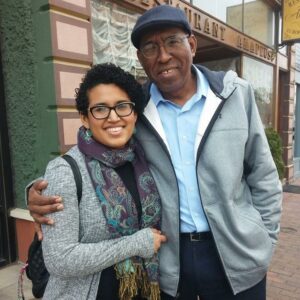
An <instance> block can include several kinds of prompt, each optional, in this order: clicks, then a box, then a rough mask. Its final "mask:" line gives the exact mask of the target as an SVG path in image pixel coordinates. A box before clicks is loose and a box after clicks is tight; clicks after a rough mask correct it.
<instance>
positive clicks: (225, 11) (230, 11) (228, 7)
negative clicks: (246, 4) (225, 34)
mask: <svg viewBox="0 0 300 300" xmlns="http://www.w3.org/2000/svg"><path fill="white" fill-rule="evenodd" d="M191 2H192V4H193V5H194V6H196V7H198V8H199V9H201V10H203V11H205V12H207V13H208V14H210V15H212V16H214V17H216V18H218V19H220V20H221V21H223V22H225V23H227V24H228V25H231V26H233V27H234V28H236V29H238V30H240V31H242V21H243V0H226V1H220V0H210V1H207V0H192V1H191Z"/></svg>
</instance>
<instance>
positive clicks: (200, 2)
mask: <svg viewBox="0 0 300 300" xmlns="http://www.w3.org/2000/svg"><path fill="white" fill-rule="evenodd" d="M190 3H191V4H193V5H194V6H196V7H198V8H199V9H201V10H203V11H205V12H207V13H208V14H210V15H212V16H213V17H216V18H218V19H220V20H221V21H223V22H225V23H226V24H227V25H230V26H232V27H234V28H235V29H237V30H240V31H241V32H244V33H245V34H248V35H249V36H251V37H253V38H255V39H257V40H259V41H260V42H262V43H264V44H266V45H268V46H270V47H274V37H275V13H274V10H273V9H272V8H271V7H270V6H269V5H268V4H267V3H266V1H263V0H226V1H222V0H210V1H207V0H190Z"/></svg>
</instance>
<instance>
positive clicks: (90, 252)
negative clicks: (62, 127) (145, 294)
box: [42, 146, 154, 300]
mask: <svg viewBox="0 0 300 300" xmlns="http://www.w3.org/2000/svg"><path fill="white" fill-rule="evenodd" d="M68 154H69V155H71V156H72V157H73V158H74V159H75V160H76V161H77V163H78V166H79V169H80V172H81V175H82V180H83V188H82V199H81V202H80V206H79V207H78V199H77V195H76V185H75V181H74V177H73V173H72V170H71V168H70V166H69V164H68V163H67V162H66V161H65V160H64V159H62V158H60V157H58V158H56V159H54V160H52V161H50V162H49V164H48V166H47V169H46V173H45V180H47V181H48V183H49V184H48V187H47V189H46V190H45V191H44V194H45V195H60V196H62V198H63V203H64V210H63V211H61V212H57V213H53V214H50V215H48V216H50V217H51V218H53V219H54V221H55V224H54V225H53V226H43V234H44V239H43V243H42V245H43V254H44V259H45V264H46V267H47V269H48V271H49V273H50V279H49V282H48V284H47V288H46V291H45V294H44V298H43V299H55V300H56V299H60V300H63V299H76V300H77V299H96V295H97V290H98V286H99V281H100V276H101V270H103V269H105V268H108V267H110V266H112V265H114V264H115V263H117V262H120V261H122V260H124V259H126V258H128V257H132V256H140V257H144V258H146V257H151V256H152V255H153V254H154V248H153V234H152V232H151V229H150V228H146V229H142V230H140V231H138V232H137V233H135V234H133V235H131V236H126V237H121V238H117V239H109V233H108V230H107V226H106V220H105V217H104V215H103V213H102V210H101V207H100V202H99V200H98V198H97V197H96V194H95V190H94V188H93V186H92V183H91V180H90V177H89V174H88V171H87V169H86V166H85V162H84V156H83V154H82V153H81V152H80V151H79V150H78V148H77V146H75V147H73V148H72V149H71V150H70V151H69V152H68Z"/></svg>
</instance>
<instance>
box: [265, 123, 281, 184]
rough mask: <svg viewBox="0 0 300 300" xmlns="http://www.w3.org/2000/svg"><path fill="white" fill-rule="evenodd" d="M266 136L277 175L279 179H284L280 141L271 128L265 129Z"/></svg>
mask: <svg viewBox="0 0 300 300" xmlns="http://www.w3.org/2000/svg"><path fill="white" fill-rule="evenodd" d="M265 132H266V136H267V139H268V143H269V146H270V150H271V153H272V156H273V159H274V162H275V165H276V167H277V171H278V175H279V178H280V179H283V177H284V162H283V159H282V154H283V149H282V141H281V138H280V136H279V134H278V132H276V131H275V130H274V129H273V128H266V129H265Z"/></svg>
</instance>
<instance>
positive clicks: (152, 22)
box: [131, 5, 192, 49]
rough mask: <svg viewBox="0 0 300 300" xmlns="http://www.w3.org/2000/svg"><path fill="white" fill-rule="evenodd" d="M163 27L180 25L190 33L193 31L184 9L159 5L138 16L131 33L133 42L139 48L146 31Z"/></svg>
mask: <svg viewBox="0 0 300 300" xmlns="http://www.w3.org/2000/svg"><path fill="white" fill-rule="evenodd" d="M162 27H180V28H182V29H183V30H184V31H186V32H187V33H188V34H191V33H192V29H191V26H190V24H189V22H188V20H187V17H186V15H185V13H184V12H183V10H181V9H179V8H175V7H173V6H170V5H159V6H155V7H154V8H151V9H149V10H148V11H146V12H145V13H144V14H143V15H141V16H140V17H139V18H138V20H137V22H136V24H135V26H134V28H133V30H132V33H131V41H132V44H133V45H134V46H135V47H136V48H138V49H139V46H140V40H141V38H142V37H143V35H144V34H145V33H147V32H149V31H151V30H157V29H159V28H162Z"/></svg>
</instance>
